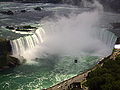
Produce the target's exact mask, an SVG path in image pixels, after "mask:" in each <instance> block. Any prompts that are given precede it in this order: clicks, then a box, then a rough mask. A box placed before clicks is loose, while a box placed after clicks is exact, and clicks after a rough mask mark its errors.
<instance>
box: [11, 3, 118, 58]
mask: <svg viewBox="0 0 120 90" xmlns="http://www.w3.org/2000/svg"><path fill="white" fill-rule="evenodd" d="M92 6H93V7H94V10H93V11H90V12H83V13H81V14H77V15H76V14H75V15H73V14H72V15H70V16H69V18H66V17H60V16H58V18H57V20H53V19H52V20H44V21H42V24H43V26H42V27H39V28H38V29H37V30H36V32H35V34H33V35H30V36H26V37H21V38H19V39H16V40H13V41H11V45H12V50H13V55H14V56H23V57H24V58H25V59H27V60H30V59H35V58H39V57H40V56H41V54H44V53H47V54H58V55H72V56H80V55H91V56H101V57H104V56H106V55H109V54H111V52H112V49H113V47H114V44H115V41H116V36H115V35H114V34H113V33H111V32H109V31H106V30H102V29H103V28H101V27H100V25H99V23H100V19H101V17H102V14H103V10H102V9H103V8H102V6H101V5H100V4H99V3H98V2H97V1H95V2H94V4H92Z"/></svg>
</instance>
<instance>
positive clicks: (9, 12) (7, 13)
mask: <svg viewBox="0 0 120 90" xmlns="http://www.w3.org/2000/svg"><path fill="white" fill-rule="evenodd" d="M0 13H2V14H6V15H14V12H13V11H11V10H8V11H0Z"/></svg>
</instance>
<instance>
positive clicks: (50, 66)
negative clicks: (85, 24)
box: [0, 56, 98, 90]
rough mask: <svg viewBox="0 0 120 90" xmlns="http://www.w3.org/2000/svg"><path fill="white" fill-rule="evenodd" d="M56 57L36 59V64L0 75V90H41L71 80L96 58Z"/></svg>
mask: <svg viewBox="0 0 120 90" xmlns="http://www.w3.org/2000/svg"><path fill="white" fill-rule="evenodd" d="M75 59H76V57H70V56H65V57H57V56H50V57H47V58H42V59H37V60H36V62H38V64H33V65H27V64H25V65H21V66H19V67H16V68H14V69H9V70H7V71H4V72H1V73H0V90H41V89H43V88H48V87H50V86H53V85H55V84H57V83H59V82H61V81H64V80H66V79H68V78H71V77H73V76H75V75H78V74H80V73H82V72H83V71H85V70H87V69H89V68H91V67H93V66H94V65H95V64H96V62H97V61H98V57H96V56H85V57H79V58H77V60H78V63H74V60H75Z"/></svg>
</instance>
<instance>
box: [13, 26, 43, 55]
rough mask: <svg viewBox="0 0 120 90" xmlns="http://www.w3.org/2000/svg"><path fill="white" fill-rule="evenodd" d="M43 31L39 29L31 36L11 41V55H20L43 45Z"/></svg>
mask: <svg viewBox="0 0 120 90" xmlns="http://www.w3.org/2000/svg"><path fill="white" fill-rule="evenodd" d="M44 34H45V31H44V30H43V29H42V28H41V27H39V28H38V29H37V30H36V31H35V33H34V34H33V35H29V36H24V37H20V38H19V39H16V40H13V41H11V45H12V52H13V55H21V54H23V53H24V52H26V51H28V50H30V49H32V48H34V47H36V46H39V45H40V44H41V43H43V42H44V41H43V37H44Z"/></svg>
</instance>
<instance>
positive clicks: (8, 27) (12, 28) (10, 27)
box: [5, 26, 15, 30]
mask: <svg viewBox="0 0 120 90" xmlns="http://www.w3.org/2000/svg"><path fill="white" fill-rule="evenodd" d="M5 28H7V29H10V30H14V29H15V28H14V27H12V26H6V27H5Z"/></svg>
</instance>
